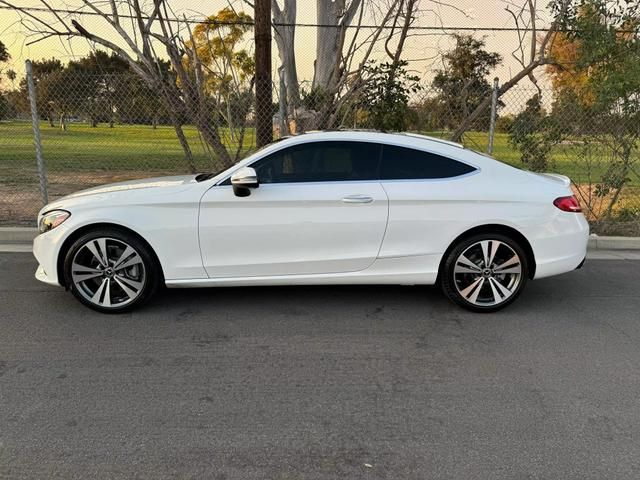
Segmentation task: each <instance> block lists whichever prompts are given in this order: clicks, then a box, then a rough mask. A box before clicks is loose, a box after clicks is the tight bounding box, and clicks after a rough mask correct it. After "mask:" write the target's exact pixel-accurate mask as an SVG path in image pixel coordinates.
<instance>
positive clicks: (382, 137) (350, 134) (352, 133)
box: [283, 129, 464, 148]
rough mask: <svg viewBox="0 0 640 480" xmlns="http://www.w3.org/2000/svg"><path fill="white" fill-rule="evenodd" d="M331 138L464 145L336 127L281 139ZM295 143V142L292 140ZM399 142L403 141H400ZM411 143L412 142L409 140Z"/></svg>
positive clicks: (407, 133) (417, 135)
mask: <svg viewBox="0 0 640 480" xmlns="http://www.w3.org/2000/svg"><path fill="white" fill-rule="evenodd" d="M332 138H341V139H342V140H360V141H364V140H370V141H376V142H380V143H386V142H387V141H391V142H390V143H393V142H392V140H393V139H396V140H405V139H409V140H410V139H418V140H423V141H427V142H435V143H437V144H441V145H448V146H450V147H456V148H464V146H463V145H462V144H460V143H457V142H452V141H449V140H445V139H442V138H438V137H431V136H429V135H423V134H420V133H414V132H384V131H381V130H367V129H336V130H310V131H308V132H305V133H299V134H296V135H291V136H288V137H284V138H283V140H289V139H291V140H293V139H301V140H303V141H304V140H305V139H324V140H329V139H332ZM292 143H297V142H292ZM401 143H405V142H404V141H402V142H401ZM409 143H413V142H409Z"/></svg>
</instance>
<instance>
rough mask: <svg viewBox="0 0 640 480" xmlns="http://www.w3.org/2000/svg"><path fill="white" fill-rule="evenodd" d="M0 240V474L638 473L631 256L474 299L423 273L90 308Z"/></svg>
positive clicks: (168, 295) (639, 328) (635, 267)
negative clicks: (487, 308)
mask: <svg viewBox="0 0 640 480" xmlns="http://www.w3.org/2000/svg"><path fill="white" fill-rule="evenodd" d="M35 268H36V264H35V261H34V260H33V258H32V256H31V255H30V254H28V253H2V254H0V478H10V479H21V478H37V479H52V478H64V479H72V478H77V479H88V478H123V479H124V478H127V479H128V478H149V479H161V478H180V479H182V478H210V479H259V478H260V479H262V478H268V479H374V478H388V479H394V480H395V479H502V478H505V479H507V478H508V479H538V478H540V479H580V480H583V479H604V478H607V479H614V478H615V479H627V478H628V479H637V478H640V441H639V439H640V261H633V260H591V261H588V262H587V264H586V265H585V267H584V268H583V269H582V270H579V271H576V272H573V273H570V274H567V275H564V276H560V277H556V278H550V279H545V280H539V281H535V282H531V283H530V284H529V285H528V287H527V289H526V291H525V292H524V294H523V295H522V297H521V298H520V299H519V300H518V301H517V302H516V303H515V304H513V305H512V306H510V307H509V308H508V309H506V310H504V311H502V312H500V313H497V314H491V315H478V314H471V313H468V312H466V311H463V310H461V309H459V308H457V307H455V306H453V305H451V304H450V303H449V302H447V301H446V300H445V299H444V298H443V296H442V295H441V294H440V292H439V291H438V290H437V289H435V288H427V287H410V286H408V287H395V286H393V287H384V286H376V287H366V286H363V287H287V288H281V287H277V288H276V287H272V288H221V289H210V290H165V291H162V292H161V294H160V295H159V296H158V297H157V298H156V299H155V300H154V301H152V302H151V303H150V304H149V305H148V306H146V307H145V308H143V309H141V310H139V311H136V312H133V313H130V314H125V315H119V316H113V315H102V314H98V313H95V312H93V311H91V310H88V309H86V308H85V307H82V306H81V305H80V304H79V303H78V302H76V301H75V300H74V299H73V297H72V296H71V295H70V294H68V293H65V292H64V291H63V290H62V289H56V288H53V287H48V286H46V285H42V284H39V283H38V282H37V281H36V280H35V279H33V272H34V270H35Z"/></svg>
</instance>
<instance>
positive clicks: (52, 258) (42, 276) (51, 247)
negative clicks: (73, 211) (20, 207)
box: [33, 225, 69, 286]
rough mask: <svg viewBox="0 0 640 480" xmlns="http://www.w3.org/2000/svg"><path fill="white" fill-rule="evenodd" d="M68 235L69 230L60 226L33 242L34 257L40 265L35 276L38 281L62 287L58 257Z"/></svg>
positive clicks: (39, 236)
mask: <svg viewBox="0 0 640 480" xmlns="http://www.w3.org/2000/svg"><path fill="white" fill-rule="evenodd" d="M68 233H69V232H68V229H67V228H66V227H65V226H64V225H60V226H59V227H57V228H55V229H53V230H51V231H49V232H47V233H43V234H40V235H38V236H37V237H36V238H35V239H34V240H33V256H34V257H36V260H37V261H38V263H39V265H38V269H37V270H36V274H35V276H36V279H37V280H40V281H41V282H44V283H47V284H49V285H57V286H61V283H60V279H59V278H58V255H59V254H60V249H61V247H62V244H63V243H64V240H65V238H66V237H67V234H68Z"/></svg>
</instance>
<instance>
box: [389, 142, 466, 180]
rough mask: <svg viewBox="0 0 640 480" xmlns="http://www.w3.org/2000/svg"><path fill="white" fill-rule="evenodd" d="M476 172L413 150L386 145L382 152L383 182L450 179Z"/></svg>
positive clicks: (432, 154)
mask: <svg viewBox="0 0 640 480" xmlns="http://www.w3.org/2000/svg"><path fill="white" fill-rule="evenodd" d="M474 170H475V168H473V167H471V166H469V165H467V164H465V163H461V162H458V161H456V160H452V159H450V158H447V157H443V156H440V155H436V154H434V153H429V152H423V151H420V150H414V149H412V148H404V147H395V146H392V145H385V146H384V148H383V152H382V168H381V178H382V179H383V180H402V179H413V178H416V179H417V178H449V177H457V176H458V175H464V174H465V173H469V172H473V171H474Z"/></svg>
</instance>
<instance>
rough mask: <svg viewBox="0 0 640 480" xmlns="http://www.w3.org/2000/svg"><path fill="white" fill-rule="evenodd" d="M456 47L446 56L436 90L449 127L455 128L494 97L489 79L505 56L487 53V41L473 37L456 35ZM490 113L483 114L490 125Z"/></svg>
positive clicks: (435, 84)
mask: <svg viewBox="0 0 640 480" xmlns="http://www.w3.org/2000/svg"><path fill="white" fill-rule="evenodd" d="M455 42H456V43H455V47H454V48H453V49H452V50H450V51H449V52H447V53H445V54H444V55H443V62H444V68H443V69H441V70H438V71H437V72H436V75H435V77H434V79H433V88H434V89H435V90H436V91H437V92H438V99H439V101H440V103H441V104H442V107H443V110H444V111H445V112H446V120H445V122H444V123H445V126H446V127H449V128H455V127H457V126H458V125H460V123H461V122H462V120H463V119H465V118H467V117H468V116H469V114H470V113H471V112H473V111H474V110H475V109H476V108H477V107H478V105H480V103H482V101H483V99H484V98H485V97H486V96H487V95H490V94H491V85H490V84H489V82H488V81H487V79H486V77H487V75H489V73H490V72H491V70H492V69H494V68H495V67H496V66H498V65H499V64H500V62H501V61H502V57H501V56H500V55H499V54H497V53H492V52H487V51H486V50H485V49H484V47H485V42H484V40H478V39H475V38H473V37H472V36H471V35H455ZM489 113H490V112H489V111H486V112H483V116H484V118H482V119H481V121H483V123H485V124H488V121H489Z"/></svg>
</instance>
